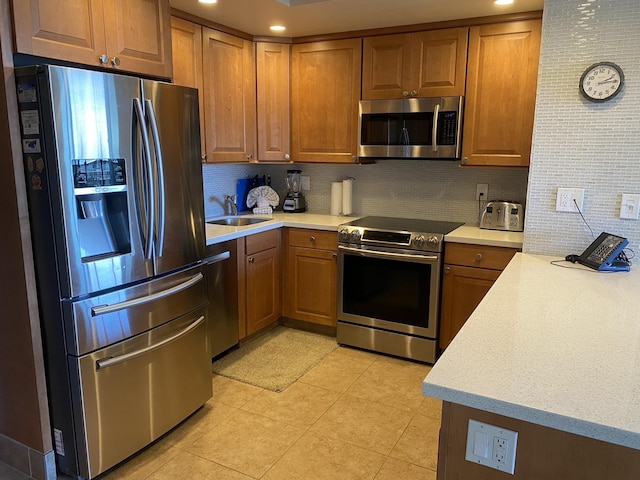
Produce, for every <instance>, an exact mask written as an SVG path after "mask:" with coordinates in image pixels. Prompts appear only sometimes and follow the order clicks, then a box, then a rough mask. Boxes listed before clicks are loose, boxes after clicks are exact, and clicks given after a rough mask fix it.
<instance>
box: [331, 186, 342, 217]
mask: <svg viewBox="0 0 640 480" xmlns="http://www.w3.org/2000/svg"><path fill="white" fill-rule="evenodd" d="M341 211H342V182H331V215H340V212H341Z"/></svg>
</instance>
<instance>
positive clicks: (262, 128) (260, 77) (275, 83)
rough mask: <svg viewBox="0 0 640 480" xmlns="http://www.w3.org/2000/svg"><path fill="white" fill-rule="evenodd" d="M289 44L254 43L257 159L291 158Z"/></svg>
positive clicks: (274, 160) (282, 160)
mask: <svg viewBox="0 0 640 480" xmlns="http://www.w3.org/2000/svg"><path fill="white" fill-rule="evenodd" d="M290 50H291V49H290V46H289V45H284V44H279V43H257V44H256V76H257V85H256V90H257V127H258V159H259V160H260V161H270V162H286V161H288V160H289V158H290V153H291V143H290V128H289V125H290V124H289V117H290V109H289V71H290V68H289V65H290V56H291V53H290Z"/></svg>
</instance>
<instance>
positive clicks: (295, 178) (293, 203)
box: [282, 170, 307, 213]
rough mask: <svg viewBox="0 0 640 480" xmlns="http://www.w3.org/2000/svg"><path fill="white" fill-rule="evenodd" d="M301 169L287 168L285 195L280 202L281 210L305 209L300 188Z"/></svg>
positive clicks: (294, 211) (302, 210) (298, 210)
mask: <svg viewBox="0 0 640 480" xmlns="http://www.w3.org/2000/svg"><path fill="white" fill-rule="evenodd" d="M301 173H302V170H287V177H286V178H285V181H286V184H287V190H288V192H287V196H286V197H285V199H284V202H283V203H282V210H283V211H285V212H291V213H298V212H304V211H305V210H306V209H307V205H306V202H305V200H304V195H303V194H302V188H300V185H301V184H300V181H301V179H300V174H301Z"/></svg>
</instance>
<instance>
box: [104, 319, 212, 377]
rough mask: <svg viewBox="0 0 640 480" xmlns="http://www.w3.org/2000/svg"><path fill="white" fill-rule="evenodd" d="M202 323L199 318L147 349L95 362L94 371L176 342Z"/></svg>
mask: <svg viewBox="0 0 640 480" xmlns="http://www.w3.org/2000/svg"><path fill="white" fill-rule="evenodd" d="M203 322H204V316H200V318H198V319H197V320H196V321H194V322H193V323H191V324H190V325H189V326H188V327H186V328H184V329H183V330H180V331H179V332H178V333H176V334H175V335H172V336H170V337H169V338H165V339H164V340H162V341H160V342H158V343H154V344H153V345H149V346H148V347H144V348H141V349H140V350H135V351H133V352H129V353H125V354H124V355H118V356H117V357H107V358H103V359H100V360H97V361H96V370H100V369H101V368H107V367H111V366H113V365H117V364H118V363H122V362H126V361H127V360H131V359H132V358H135V357H139V356H140V355H144V354H145V353H148V352H151V351H152V350H156V349H158V348H160V347H162V346H164V345H166V344H167V343H171V342H173V341H174V340H177V339H178V338H180V337H183V336H185V335H186V334H187V333H189V332H190V331H191V330H193V329H195V328H197V327H199V326H200V325H202V323H203Z"/></svg>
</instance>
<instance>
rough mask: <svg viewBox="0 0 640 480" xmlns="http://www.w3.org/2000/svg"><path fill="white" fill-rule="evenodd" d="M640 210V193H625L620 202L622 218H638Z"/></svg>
mask: <svg viewBox="0 0 640 480" xmlns="http://www.w3.org/2000/svg"><path fill="white" fill-rule="evenodd" d="M639 210H640V195H636V194H632V193H623V194H622V201H621V202H620V218H627V219H631V220H638V213H640V212H639Z"/></svg>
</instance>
